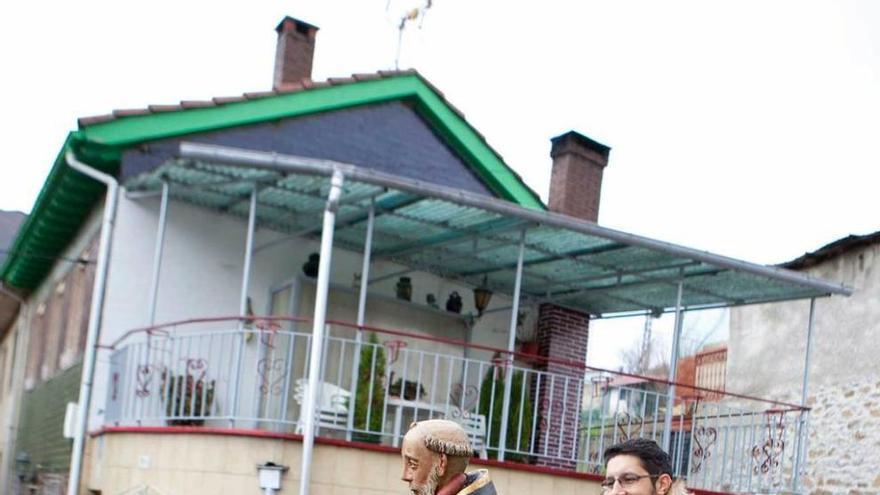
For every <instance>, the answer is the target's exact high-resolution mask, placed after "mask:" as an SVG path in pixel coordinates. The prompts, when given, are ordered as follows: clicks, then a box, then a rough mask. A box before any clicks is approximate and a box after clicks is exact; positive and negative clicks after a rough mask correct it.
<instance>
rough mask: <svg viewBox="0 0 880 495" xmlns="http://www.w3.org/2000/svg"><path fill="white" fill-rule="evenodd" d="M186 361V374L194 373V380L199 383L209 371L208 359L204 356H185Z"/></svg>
mask: <svg viewBox="0 0 880 495" xmlns="http://www.w3.org/2000/svg"><path fill="white" fill-rule="evenodd" d="M182 361H186V374H187V375H192V377H193V380H194V381H195V382H196V383H198V382H200V381H203V380H204V379H205V375H207V373H208V361H207V360H205V359H202V358H195V359H193V358H183V359H182Z"/></svg>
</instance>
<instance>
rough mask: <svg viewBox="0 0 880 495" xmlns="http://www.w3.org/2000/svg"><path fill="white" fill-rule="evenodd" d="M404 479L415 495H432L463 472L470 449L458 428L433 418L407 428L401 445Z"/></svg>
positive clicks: (469, 455) (470, 453)
mask: <svg viewBox="0 0 880 495" xmlns="http://www.w3.org/2000/svg"><path fill="white" fill-rule="evenodd" d="M401 455H402V456H403V476H402V477H401V479H403V481H405V482H407V483H409V485H410V492H411V493H413V494H414V495H434V493H435V491H436V490H437V488H438V487H442V486H444V485H445V484H446V483H448V482H449V481H450V480H451V479H453V478H454V477H456V476H458V475H460V474H462V473H464V471H465V469H467V465H468V460H469V459H470V457H471V456H472V455H473V449H472V448H471V445H470V442H469V441H468V438H467V434H466V433H465V431H464V429H462V427H461V425H459V424H458V423H455V422H453V421H446V420H442V419H432V420H428V421H419V422H417V423H413V424H412V425H410V428H409V431H408V432H407V433H406V436H405V437H403V444H402V445H401Z"/></svg>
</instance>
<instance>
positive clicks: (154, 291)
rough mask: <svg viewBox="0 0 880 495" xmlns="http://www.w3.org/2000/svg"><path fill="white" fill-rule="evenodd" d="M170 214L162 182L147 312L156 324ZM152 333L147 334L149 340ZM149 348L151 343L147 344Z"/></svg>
mask: <svg viewBox="0 0 880 495" xmlns="http://www.w3.org/2000/svg"><path fill="white" fill-rule="evenodd" d="M167 214H168V183H167V182H165V181H163V182H162V202H161V203H160V205H159V227H158V230H157V231H156V248H155V250H154V251H153V278H152V280H151V281H150V306H149V313H148V314H147V316H148V318H147V320H148V321H149V325H150V326H153V325H155V324H156V300H157V299H158V295H159V274H160V272H161V270H162V255H163V254H164V246H165V225H166V223H167ZM149 339H150V335H149V334H147V342H149ZM147 348H148V349H149V344H148V345H147Z"/></svg>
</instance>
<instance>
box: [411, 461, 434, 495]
mask: <svg viewBox="0 0 880 495" xmlns="http://www.w3.org/2000/svg"><path fill="white" fill-rule="evenodd" d="M438 485H440V466H439V465H438V464H437V463H434V465H433V466H431V472H430V473H428V480H427V481H426V482H425V484H424V485H422V486H419V487H416V488H415V489H414V490H412V492H413V495H435V494H436V493H437V488H438Z"/></svg>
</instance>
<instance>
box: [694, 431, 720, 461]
mask: <svg viewBox="0 0 880 495" xmlns="http://www.w3.org/2000/svg"><path fill="white" fill-rule="evenodd" d="M692 438H693V442H694V449H693V461H692V462H693V464H692V465H691V473H699V472H700V470H701V469H703V466H704V465H705V464H706V461H708V460H709V458H710V457H712V450H711V449H712V446H713V445H715V442H716V441H717V440H718V430H716V429H715V428H714V427H711V426H710V427H705V426H698V427H696V428H694V431H693V434H692Z"/></svg>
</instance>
